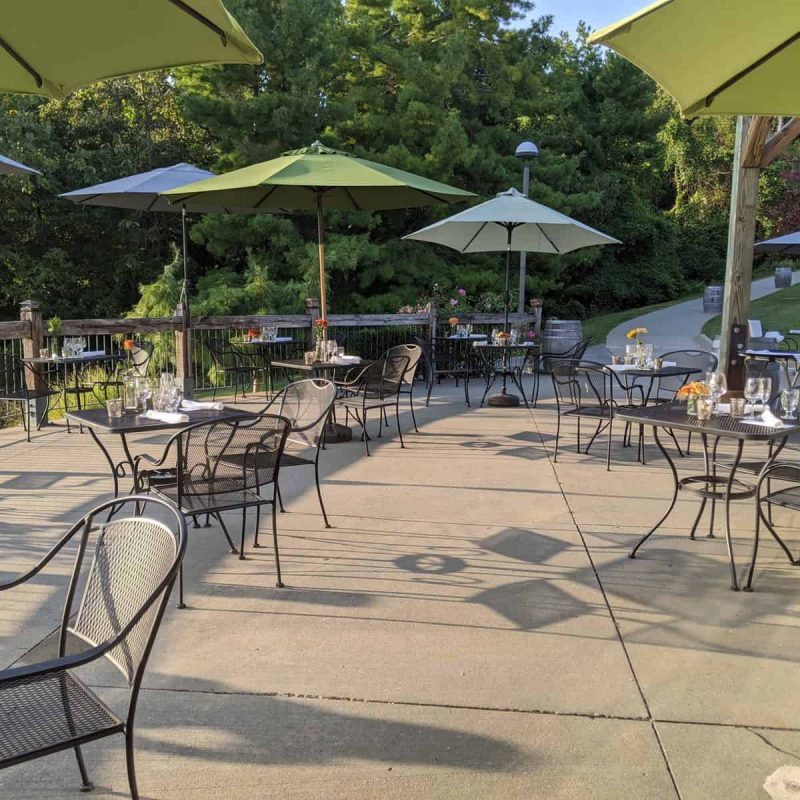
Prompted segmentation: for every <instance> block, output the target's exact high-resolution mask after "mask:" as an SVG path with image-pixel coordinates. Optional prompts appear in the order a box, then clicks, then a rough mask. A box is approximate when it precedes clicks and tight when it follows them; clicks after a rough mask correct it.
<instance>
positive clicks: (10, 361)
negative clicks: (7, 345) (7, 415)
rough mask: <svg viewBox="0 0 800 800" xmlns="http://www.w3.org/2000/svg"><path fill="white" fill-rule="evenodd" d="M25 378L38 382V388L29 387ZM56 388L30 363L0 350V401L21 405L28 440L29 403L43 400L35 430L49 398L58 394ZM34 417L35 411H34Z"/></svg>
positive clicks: (38, 428) (41, 421) (44, 413)
mask: <svg viewBox="0 0 800 800" xmlns="http://www.w3.org/2000/svg"><path fill="white" fill-rule="evenodd" d="M26 378H28V379H31V383H33V384H34V385H36V384H37V383H38V384H39V387H40V388H38V389H29V388H28V386H27V384H26ZM60 394H61V392H60V390H58V389H51V388H50V387H49V386H47V385H46V384H45V383H44V379H43V378H42V377H41V376H38V375H37V374H36V371H35V370H34V368H33V367H32V365H30V364H27V363H26V362H24V361H23V360H22V359H20V358H17V357H16V356H12V355H11V354H10V353H3V352H0V401H4V402H6V403H12V404H18V405H20V406H21V407H22V427H23V430H24V431H25V436H26V438H27V440H28V441H30V440H31V414H30V409H31V405H30V404H31V403H36V401H37V400H44V410H43V411H42V412H41V414H40V415H39V418H38V419H37V420H36V430H37V431H38V430H40V429H41V427H42V423H43V422H44V421H45V420H46V419H47V414H48V413H49V411H50V402H51V398H53V397H56V396H58V395H60ZM34 417H35V412H34Z"/></svg>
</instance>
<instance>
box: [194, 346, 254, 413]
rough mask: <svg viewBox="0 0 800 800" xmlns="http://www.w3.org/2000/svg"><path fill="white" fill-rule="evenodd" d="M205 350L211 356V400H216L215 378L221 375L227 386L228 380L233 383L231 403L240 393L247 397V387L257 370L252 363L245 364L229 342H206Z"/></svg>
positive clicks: (240, 354) (238, 351)
mask: <svg viewBox="0 0 800 800" xmlns="http://www.w3.org/2000/svg"><path fill="white" fill-rule="evenodd" d="M206 350H208V353H209V355H210V356H211V361H212V362H213V365H214V393H213V399H214V400H216V399H217V389H218V387H217V376H219V375H221V376H222V377H223V380H224V381H225V383H226V384H227V382H228V379H229V378H230V379H231V380H232V382H233V402H234V403H235V402H236V399H237V398H238V396H239V392H241V393H242V397H246V396H247V387H248V386H249V385H251V384H252V383H253V380H254V378H255V377H256V374H257V372H258V370H257V369H256V368H255V367H254V365H253V364H252V363H249V362H247V363H246V362H245V360H244V359H243V357H242V353H241V351H240V350H237V349H236V348H235V347H234V346H233V345H232V344H230V342H227V343H218V342H212V341H207V342H206Z"/></svg>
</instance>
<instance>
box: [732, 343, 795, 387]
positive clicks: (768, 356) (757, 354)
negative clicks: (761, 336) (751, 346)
mask: <svg viewBox="0 0 800 800" xmlns="http://www.w3.org/2000/svg"><path fill="white" fill-rule="evenodd" d="M742 355H743V356H744V357H745V359H753V360H757V361H770V362H773V361H774V362H777V363H779V364H780V365H781V367H782V369H783V374H784V375H785V376H786V383H787V385H788V386H789V387H790V388H795V386H796V384H797V379H798V378H800V369H798V368H797V367H798V364H800V353H798V352H796V351H793V350H743V351H742ZM792 362H794V365H795V371H794V377H792V375H791V374H790V372H789V364H790V363H792Z"/></svg>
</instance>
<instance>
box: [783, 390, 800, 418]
mask: <svg viewBox="0 0 800 800" xmlns="http://www.w3.org/2000/svg"><path fill="white" fill-rule="evenodd" d="M798 402H800V389H783V390H781V406H783V418H784V419H794V418H795V415H796V413H797V405H798Z"/></svg>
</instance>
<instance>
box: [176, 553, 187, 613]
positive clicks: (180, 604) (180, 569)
mask: <svg viewBox="0 0 800 800" xmlns="http://www.w3.org/2000/svg"><path fill="white" fill-rule="evenodd" d="M178 608H186V603H184V602H183V562H181V565H180V567H178Z"/></svg>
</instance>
